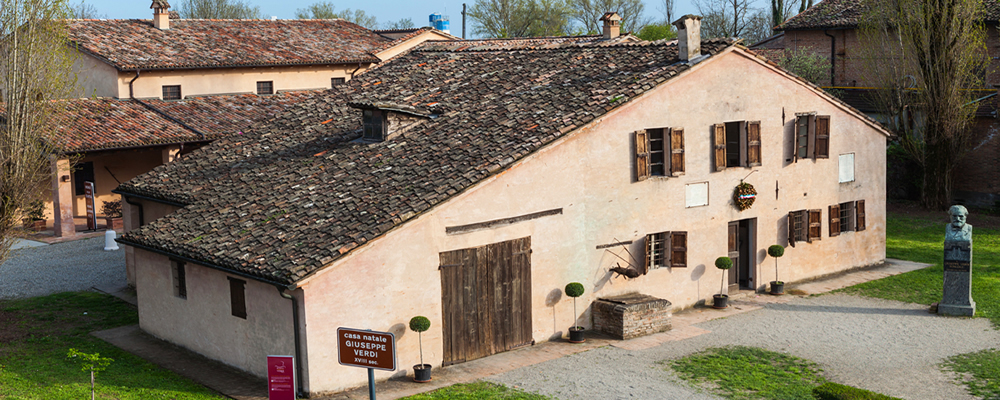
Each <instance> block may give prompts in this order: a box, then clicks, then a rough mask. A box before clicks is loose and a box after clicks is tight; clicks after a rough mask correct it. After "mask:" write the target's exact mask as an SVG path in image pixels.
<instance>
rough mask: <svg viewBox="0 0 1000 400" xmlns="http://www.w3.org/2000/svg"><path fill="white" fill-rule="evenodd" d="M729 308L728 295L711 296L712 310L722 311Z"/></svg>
mask: <svg viewBox="0 0 1000 400" xmlns="http://www.w3.org/2000/svg"><path fill="white" fill-rule="evenodd" d="M726 307H729V295H728V294H713V295H712V308H717V309H720V310H721V309H723V308H726Z"/></svg>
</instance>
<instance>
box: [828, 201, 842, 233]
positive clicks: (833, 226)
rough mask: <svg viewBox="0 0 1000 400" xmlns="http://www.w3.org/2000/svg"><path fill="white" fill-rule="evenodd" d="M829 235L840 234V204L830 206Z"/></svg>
mask: <svg viewBox="0 0 1000 400" xmlns="http://www.w3.org/2000/svg"><path fill="white" fill-rule="evenodd" d="M829 211H830V237H834V236H837V235H840V204H834V205H832V206H830V210H829Z"/></svg>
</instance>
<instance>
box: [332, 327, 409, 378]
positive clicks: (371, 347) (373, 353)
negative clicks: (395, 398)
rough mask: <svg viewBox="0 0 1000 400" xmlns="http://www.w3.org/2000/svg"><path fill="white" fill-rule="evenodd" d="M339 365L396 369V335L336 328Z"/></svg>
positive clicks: (387, 369)
mask: <svg viewBox="0 0 1000 400" xmlns="http://www.w3.org/2000/svg"><path fill="white" fill-rule="evenodd" d="M337 344H338V346H337V347H338V348H339V349H340V357H339V360H338V361H339V362H340V365H348V366H352V367H362V368H374V369H383V370H386V371H395V370H396V337H395V336H393V335H392V334H391V333H389V332H375V331H365V330H361V329H351V328H337Z"/></svg>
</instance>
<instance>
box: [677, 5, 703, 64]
mask: <svg viewBox="0 0 1000 400" xmlns="http://www.w3.org/2000/svg"><path fill="white" fill-rule="evenodd" d="M674 26H676V27H677V51H678V54H677V57H678V58H680V59H681V61H691V60H693V59H695V58H698V57H699V56H701V17H700V16H698V15H692V14H688V15H685V16H683V17H681V18H680V19H678V20H677V21H674Z"/></svg>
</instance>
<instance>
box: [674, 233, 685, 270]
mask: <svg viewBox="0 0 1000 400" xmlns="http://www.w3.org/2000/svg"><path fill="white" fill-rule="evenodd" d="M670 266H671V267H673V268H686V267H687V232H671V233H670Z"/></svg>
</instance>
